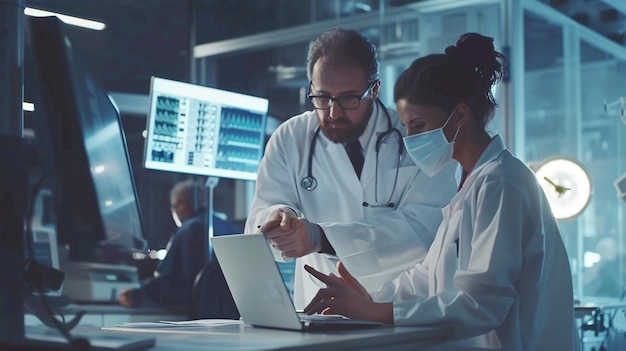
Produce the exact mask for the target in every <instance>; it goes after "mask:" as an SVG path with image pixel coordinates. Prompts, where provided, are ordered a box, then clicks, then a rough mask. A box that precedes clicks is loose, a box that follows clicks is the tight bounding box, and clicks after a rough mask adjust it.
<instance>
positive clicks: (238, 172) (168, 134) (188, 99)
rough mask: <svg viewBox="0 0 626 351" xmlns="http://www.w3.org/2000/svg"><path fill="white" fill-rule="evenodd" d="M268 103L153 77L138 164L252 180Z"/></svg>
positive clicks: (263, 130)
mask: <svg viewBox="0 0 626 351" xmlns="http://www.w3.org/2000/svg"><path fill="white" fill-rule="evenodd" d="M268 106H269V102H268V100H267V99H264V98H260V97H255V96H250V95H244V94H239V93H235V92H230V91H224V90H220V89H215V88H209V87H205V86H200V85H195V84H190V83H183V82H178V81H173V80H167V79H163V78H158V77H153V78H152V85H151V91H150V113H149V115H148V123H147V129H146V130H147V136H146V145H145V151H144V166H145V168H148V169H154V170H161V171H171V172H180V173H188V174H195V175H202V176H216V177H221V178H232V179H243V180H255V179H256V174H257V170H258V167H259V163H260V161H261V156H262V155H263V147H264V142H265V124H266V118H267V111H268Z"/></svg>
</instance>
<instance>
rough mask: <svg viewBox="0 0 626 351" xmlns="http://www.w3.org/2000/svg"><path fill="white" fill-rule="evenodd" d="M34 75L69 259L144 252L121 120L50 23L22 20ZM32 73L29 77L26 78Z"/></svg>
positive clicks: (47, 165)
mask: <svg viewBox="0 0 626 351" xmlns="http://www.w3.org/2000/svg"><path fill="white" fill-rule="evenodd" d="M26 24H27V27H26V33H27V37H26V40H27V41H26V43H27V45H28V46H27V48H29V49H30V52H32V62H33V66H34V67H27V70H31V69H32V70H33V71H36V74H34V76H35V77H36V82H34V83H35V85H36V86H37V87H38V89H36V90H37V94H36V95H37V97H36V98H35V112H34V113H35V115H34V119H35V122H34V124H35V138H36V140H37V143H38V149H39V153H40V155H39V156H40V157H39V158H40V159H41V163H42V164H41V168H42V174H44V175H45V176H46V177H47V178H48V180H49V183H50V184H51V186H50V189H51V192H52V198H53V201H52V202H53V207H54V211H53V212H54V215H55V223H56V234H57V237H58V240H59V243H60V244H68V245H69V258H70V259H71V260H74V261H91V262H102V263H118V262H113V261H112V257H113V255H111V252H120V251H123V252H126V251H130V252H133V251H146V250H147V243H146V241H145V240H144V235H143V225H142V218H141V212H140V208H139V203H138V197H137V192H136V189H135V183H134V179H133V173H132V168H131V164H130V161H129V156H128V150H127V145H126V140H125V135H124V131H123V129H122V125H121V117H120V113H119V110H118V109H117V107H116V105H115V103H114V101H113V100H112V99H111V98H110V96H109V94H108V93H107V91H106V90H105V89H104V88H103V87H102V86H101V85H100V83H99V82H98V81H97V80H96V79H94V78H93V77H92V76H90V75H89V73H88V72H87V71H86V70H85V69H84V68H83V67H82V64H81V62H80V60H79V58H78V57H77V56H76V55H75V52H74V50H73V48H72V43H71V41H70V40H69V38H68V37H67V36H66V34H65V32H64V30H65V28H64V26H65V25H64V24H63V23H62V22H61V21H60V20H58V19H57V18H56V17H45V18H34V17H33V18H31V17H29V18H26ZM29 73H32V72H29Z"/></svg>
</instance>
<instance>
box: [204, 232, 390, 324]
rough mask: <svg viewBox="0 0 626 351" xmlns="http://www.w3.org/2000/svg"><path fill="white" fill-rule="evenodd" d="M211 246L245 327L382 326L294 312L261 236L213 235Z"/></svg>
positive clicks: (333, 316) (335, 316) (272, 256)
mask: <svg viewBox="0 0 626 351" xmlns="http://www.w3.org/2000/svg"><path fill="white" fill-rule="evenodd" d="M212 243H213V250H214V251H215V256H216V257H217V260H218V262H219V264H220V266H221V267H222V271H223V273H224V277H225V278H226V283H227V284H228V288H229V289H230V292H231V294H232V295H233V299H234V300H235V304H236V305H237V308H238V309H239V313H240V314H241V318H242V320H243V321H244V323H246V324H250V325H252V326H256V327H264V328H275V329H287V330H300V331H311V330H333V329H358V328H373V327H378V326H381V325H382V324H383V323H379V322H372V321H362V320H356V319H350V318H347V317H344V316H340V315H322V314H317V315H306V314H304V313H299V312H296V309H295V307H294V305H293V301H292V299H291V295H290V294H289V291H288V290H287V286H286V285H285V282H284V280H283V277H282V275H281V274H280V270H279V269H278V265H277V264H276V262H275V261H274V255H273V254H272V251H271V249H270V247H269V245H268V242H267V240H266V239H265V235H263V234H235V235H224V236H216V237H213V238H212Z"/></svg>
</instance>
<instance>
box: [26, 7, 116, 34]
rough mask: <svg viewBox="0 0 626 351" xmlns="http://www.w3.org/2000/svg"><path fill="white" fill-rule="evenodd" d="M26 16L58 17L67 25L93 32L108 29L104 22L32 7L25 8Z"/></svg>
mask: <svg viewBox="0 0 626 351" xmlns="http://www.w3.org/2000/svg"><path fill="white" fill-rule="evenodd" d="M24 14H25V15H27V16H32V17H46V16H57V17H58V18H59V19H60V20H61V21H63V22H65V23H67V24H71V25H73V26H78V27H83V28H88V29H93V30H103V29H104V28H105V27H106V25H105V24H104V23H103V22H97V21H92V20H88V19H85V18H80V17H74V16H69V15H64V14H61V13H56V12H51V11H46V10H40V9H35V8H32V7H27V8H25V9H24Z"/></svg>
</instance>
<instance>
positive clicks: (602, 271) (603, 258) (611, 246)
mask: <svg viewBox="0 0 626 351" xmlns="http://www.w3.org/2000/svg"><path fill="white" fill-rule="evenodd" d="M596 253H598V255H599V256H600V261H598V262H596V263H595V264H594V265H593V266H591V267H590V268H589V269H588V270H587V271H586V272H585V295H586V296H591V297H613V298H619V297H620V294H621V293H622V291H621V287H620V285H619V284H620V281H619V275H618V274H619V272H618V270H619V263H618V255H619V250H618V247H617V242H616V240H615V239H614V238H612V237H604V238H602V239H600V240H598V243H597V244H596Z"/></svg>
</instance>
